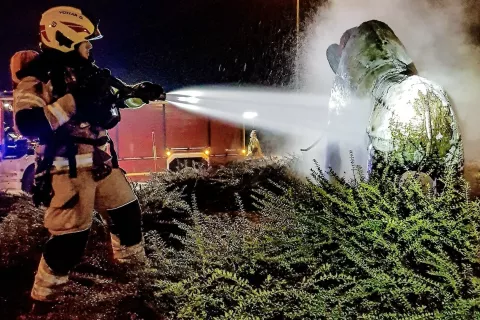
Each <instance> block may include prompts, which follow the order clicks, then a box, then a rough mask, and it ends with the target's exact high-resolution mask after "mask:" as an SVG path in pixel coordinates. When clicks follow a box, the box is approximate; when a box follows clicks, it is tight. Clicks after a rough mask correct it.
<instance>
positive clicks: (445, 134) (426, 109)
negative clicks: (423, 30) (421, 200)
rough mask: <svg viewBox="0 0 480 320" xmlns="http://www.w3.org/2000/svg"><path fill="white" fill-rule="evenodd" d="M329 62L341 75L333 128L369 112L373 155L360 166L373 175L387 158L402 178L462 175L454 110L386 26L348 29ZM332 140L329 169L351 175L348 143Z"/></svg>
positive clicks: (333, 99) (366, 129) (366, 128)
mask: <svg viewBox="0 0 480 320" xmlns="http://www.w3.org/2000/svg"><path fill="white" fill-rule="evenodd" d="M327 58H328V62H329V64H330V66H331V68H332V70H333V72H334V73H335V80H334V83H333V87H332V90H331V96H330V101H329V119H328V121H329V124H328V126H329V127H332V126H333V127H337V126H340V127H341V126H346V125H347V124H346V122H345V120H344V119H345V117H347V118H348V115H349V114H352V113H355V109H356V108H363V110H364V113H365V112H367V113H368V117H367V118H365V119H363V120H360V119H359V120H358V121H363V122H362V123H361V126H362V131H363V133H362V134H361V135H363V136H364V140H365V141H366V142H365V144H364V146H365V149H367V151H366V152H365V153H366V157H365V158H366V159H367V161H366V163H365V162H364V163H360V165H361V166H362V167H365V168H366V174H367V176H368V175H369V174H371V173H372V172H373V171H374V170H375V168H376V167H377V165H378V163H379V161H382V160H380V159H383V160H384V159H386V158H388V157H391V158H392V157H399V158H398V159H397V160H399V161H397V162H396V163H398V168H397V169H398V173H399V174H402V173H405V172H407V171H421V172H424V173H425V172H428V174H429V175H430V176H431V177H432V178H433V179H435V178H437V177H438V176H439V175H440V174H441V173H442V172H444V170H445V169H446V167H447V166H449V167H451V166H453V168H455V169H458V170H459V172H460V170H461V168H462V165H463V147H462V141H461V136H460V131H459V127H458V121H457V118H456V115H455V113H454V110H453V108H452V104H451V102H450V100H449V98H448V96H447V94H446V92H445V91H444V90H443V89H442V87H441V86H439V85H438V84H436V83H434V82H432V81H431V80H428V79H425V78H422V77H421V76H419V75H418V73H417V70H416V67H415V65H414V63H413V61H412V59H411V58H410V57H409V55H408V53H407V51H406V49H405V47H404V46H403V45H402V43H401V42H400V40H399V39H398V38H397V36H396V35H395V34H394V32H393V31H392V29H390V27H389V26H388V25H387V24H385V23H383V22H380V21H376V20H372V21H367V22H364V23H362V24H361V25H360V26H358V27H355V28H352V29H349V30H347V31H346V32H345V33H344V34H343V36H342V37H341V39H340V43H339V44H332V45H331V46H330V47H329V48H328V50H327ZM352 120H353V121H355V119H351V117H350V120H349V121H352ZM328 131H330V130H328ZM327 140H328V141H327V147H326V150H327V156H326V163H324V165H325V166H326V167H332V168H333V169H334V170H335V171H337V170H341V169H342V168H343V169H345V167H346V166H345V163H347V164H348V165H350V159H349V158H348V155H349V150H345V149H347V148H348V145H339V143H338V142H336V141H335V140H334V139H331V138H330V137H327ZM346 156H347V159H345V158H346ZM337 173H338V171H337Z"/></svg>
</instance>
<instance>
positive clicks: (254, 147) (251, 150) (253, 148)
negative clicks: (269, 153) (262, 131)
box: [247, 130, 263, 158]
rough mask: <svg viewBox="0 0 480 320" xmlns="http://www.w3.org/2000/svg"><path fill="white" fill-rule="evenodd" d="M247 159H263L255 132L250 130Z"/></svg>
mask: <svg viewBox="0 0 480 320" xmlns="http://www.w3.org/2000/svg"><path fill="white" fill-rule="evenodd" d="M247 157H252V158H263V152H262V147H260V141H259V140H258V137H257V131H256V130H252V132H251V133H250V141H249V143H248V151H247Z"/></svg>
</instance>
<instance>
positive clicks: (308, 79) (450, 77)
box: [297, 0, 480, 161]
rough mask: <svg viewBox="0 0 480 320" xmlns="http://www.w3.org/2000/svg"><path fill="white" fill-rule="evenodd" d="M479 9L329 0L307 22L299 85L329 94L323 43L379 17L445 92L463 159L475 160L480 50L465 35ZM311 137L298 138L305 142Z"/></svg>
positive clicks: (447, 1)
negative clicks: (456, 120) (457, 123)
mask: <svg viewBox="0 0 480 320" xmlns="http://www.w3.org/2000/svg"><path fill="white" fill-rule="evenodd" d="M479 11H480V10H479V9H477V6H475V1H473V0H471V1H470V0H469V1H466V0H465V1H459V0H442V1H440V0H439V1H428V0H389V1H385V0H332V1H329V2H328V3H327V4H325V5H323V6H322V7H320V8H318V11H317V12H316V13H315V14H314V15H312V17H310V19H309V21H308V23H307V27H306V30H305V33H304V37H303V43H302V45H301V52H300V54H299V56H298V72H299V77H300V81H301V86H302V88H303V89H304V90H305V91H307V92H314V93H317V94H328V93H329V92H330V88H331V85H332V82H333V78H334V75H333V72H332V70H331V69H330V66H329V65H328V62H327V59H326V56H325V55H326V53H325V52H326V49H327V47H328V46H329V45H330V44H332V43H338V42H339V40H340V37H341V35H342V34H343V32H345V31H346V30H347V29H350V28H352V27H354V26H358V25H359V24H361V23H362V22H364V21H368V20H372V19H376V20H380V21H383V22H385V23H387V24H388V25H389V26H390V27H391V28H392V29H393V31H394V32H395V33H396V34H397V36H398V37H399V38H400V40H401V41H402V42H403V44H404V45H405V47H406V49H407V52H408V53H409V54H410V55H411V57H412V59H413V61H414V63H415V65H416V67H417V69H418V71H419V74H420V76H423V77H425V78H428V79H429V80H431V81H434V82H437V83H438V84H440V85H442V86H443V87H444V88H445V89H446V91H447V93H448V94H449V96H450V98H451V100H452V102H453V104H454V108H455V110H456V114H457V116H458V118H459V121H460V130H461V132H462V136H463V140H464V147H465V158H466V161H469V160H473V159H480V125H479V121H480V106H478V104H479V102H480V50H479V47H478V46H477V45H475V44H474V42H473V39H472V38H471V36H470V35H471V30H472V29H473V28H474V27H476V26H478V24H479V22H480V21H479V20H480V18H479V16H480V15H479V14H478V13H479ZM363 116H365V115H363ZM319 121H320V122H321V121H322V120H321V119H320V120H319ZM362 121H363V120H362ZM358 122H359V121H358V118H357V117H349V119H346V123H345V126H346V127H350V126H351V127H355V126H357V127H358ZM360 129H361V128H360ZM363 132H364V130H363ZM315 138H316V137H312V138H311V140H310V141H306V140H304V139H302V141H301V142H300V141H298V140H297V143H299V144H301V145H299V147H305V146H306V145H305V144H309V143H311V142H313V141H312V140H314V139H315ZM314 158H315V156H314Z"/></svg>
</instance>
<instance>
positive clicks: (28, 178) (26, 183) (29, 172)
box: [22, 165, 35, 194]
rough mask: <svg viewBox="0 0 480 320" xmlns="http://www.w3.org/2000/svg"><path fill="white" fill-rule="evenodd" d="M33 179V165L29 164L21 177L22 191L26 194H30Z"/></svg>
mask: <svg viewBox="0 0 480 320" xmlns="http://www.w3.org/2000/svg"><path fill="white" fill-rule="evenodd" d="M34 180H35V166H34V165H30V166H29V167H27V169H26V170H25V173H24V174H23V177H22V191H24V192H26V193H28V194H31V193H32V189H33V182H34Z"/></svg>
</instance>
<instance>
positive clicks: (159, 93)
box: [132, 81, 166, 103]
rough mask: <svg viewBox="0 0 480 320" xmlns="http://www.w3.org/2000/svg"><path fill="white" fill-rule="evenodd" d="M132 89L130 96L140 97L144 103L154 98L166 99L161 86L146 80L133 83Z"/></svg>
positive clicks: (154, 99)
mask: <svg viewBox="0 0 480 320" xmlns="http://www.w3.org/2000/svg"><path fill="white" fill-rule="evenodd" d="M133 90H134V92H133V94H132V96H133V97H134V98H140V99H141V100H142V101H143V102H144V103H149V102H150V101H156V100H162V101H164V100H165V99H166V93H165V90H164V89H163V87H162V86H161V85H158V84H154V83H151V82H148V81H144V82H140V83H138V84H136V85H134V86H133Z"/></svg>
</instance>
